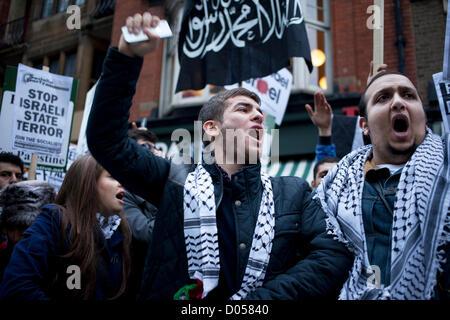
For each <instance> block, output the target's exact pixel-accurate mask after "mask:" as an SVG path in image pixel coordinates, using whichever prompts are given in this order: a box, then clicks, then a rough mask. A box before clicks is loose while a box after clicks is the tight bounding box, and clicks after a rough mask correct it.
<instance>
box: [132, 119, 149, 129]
mask: <svg viewBox="0 0 450 320" xmlns="http://www.w3.org/2000/svg"><path fill="white" fill-rule="evenodd" d="M131 129H133V130H143V131H148V129H147V128H146V127H139V128H138V126H137V124H136V122H134V121H133V122H132V123H131Z"/></svg>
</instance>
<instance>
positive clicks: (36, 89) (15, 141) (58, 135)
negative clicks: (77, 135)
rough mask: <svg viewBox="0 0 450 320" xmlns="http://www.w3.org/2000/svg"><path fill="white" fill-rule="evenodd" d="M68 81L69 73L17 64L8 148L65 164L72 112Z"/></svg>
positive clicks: (70, 80)
mask: <svg viewBox="0 0 450 320" xmlns="http://www.w3.org/2000/svg"><path fill="white" fill-rule="evenodd" d="M72 82H73V78H71V77H66V76H61V75H55V74H51V73H49V72H45V71H42V70H38V69H34V68H30V67H27V66H25V65H22V64H19V67H18V70H17V80H16V91H15V98H14V99H13V100H14V104H13V105H14V113H13V117H12V118H11V119H10V121H11V122H12V135H11V140H10V143H11V149H12V150H14V151H23V152H29V153H38V154H40V155H47V156H52V157H57V158H61V159H64V165H65V163H66V161H65V160H66V157H67V150H68V146H69V139H70V129H71V121H72V115H73V104H71V102H70V95H71V90H72ZM2 109H3V107H2ZM39 164H40V165H42V164H43V163H39Z"/></svg>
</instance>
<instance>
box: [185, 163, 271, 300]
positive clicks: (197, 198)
mask: <svg viewBox="0 0 450 320" xmlns="http://www.w3.org/2000/svg"><path fill="white" fill-rule="evenodd" d="M261 180H262V184H263V194H262V199H261V206H260V209H259V214H258V219H257V222H256V226H255V230H254V234H253V241H252V247H251V250H250V254H249V260H248V263H247V266H246V269H245V273H244V278H243V281H242V284H241V288H240V290H239V291H238V292H237V293H236V294H234V295H233V296H232V297H231V299H232V300H240V299H243V298H245V297H246V296H247V294H248V293H249V292H251V291H253V290H254V289H255V288H257V287H259V286H261V284H262V283H263V281H264V277H265V274H266V269H267V265H268V263H269V258H270V252H271V250H272V241H273V237H274V232H275V231H274V228H275V205H274V201H273V191H272V183H271V181H270V178H269V176H267V175H266V174H262V175H261ZM184 237H185V244H186V253H187V260H188V272H189V277H190V278H191V279H198V280H201V281H202V282H203V293H202V298H204V297H206V296H207V295H208V293H209V292H211V290H213V289H214V288H215V287H217V285H218V283H219V273H220V259H219V245H218V236H217V223H216V204H215V199H214V185H213V183H212V179H211V176H210V174H209V173H208V171H206V170H205V168H204V167H203V166H202V165H198V166H197V167H196V169H195V170H194V171H193V172H191V173H189V175H188V177H187V179H186V182H185V185H184Z"/></svg>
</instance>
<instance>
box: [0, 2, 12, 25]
mask: <svg viewBox="0 0 450 320" xmlns="http://www.w3.org/2000/svg"><path fill="white" fill-rule="evenodd" d="M9 3H10V1H0V24H5V23H6V22H7V21H8V12H9Z"/></svg>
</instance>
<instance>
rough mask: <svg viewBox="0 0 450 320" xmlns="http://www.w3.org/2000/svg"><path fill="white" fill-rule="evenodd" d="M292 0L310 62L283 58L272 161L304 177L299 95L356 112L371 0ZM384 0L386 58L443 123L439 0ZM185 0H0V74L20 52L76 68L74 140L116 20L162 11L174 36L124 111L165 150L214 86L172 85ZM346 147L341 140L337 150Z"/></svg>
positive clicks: (304, 127)
mask: <svg viewBox="0 0 450 320" xmlns="http://www.w3.org/2000/svg"><path fill="white" fill-rule="evenodd" d="M297 1H300V3H301V5H302V8H303V12H304V15H305V21H306V26H307V33H308V37H309V42H310V46H311V50H312V58H313V63H314V65H315V67H314V70H313V72H312V73H311V74H309V73H308V72H307V68H306V65H305V63H304V62H303V60H302V59H301V58H293V59H291V66H290V71H291V72H292V74H293V85H292V91H291V96H290V99H289V103H288V107H287V109H286V113H285V117H284V119H283V123H282V124H281V126H280V127H279V129H280V131H279V139H280V145H279V151H280V159H281V161H282V162H284V163H286V162H289V163H290V165H289V166H288V168H286V166H279V167H277V168H273V170H272V174H296V175H300V176H302V177H304V178H305V177H308V178H310V177H311V173H310V168H311V167H312V164H311V161H312V159H313V157H314V147H315V144H316V139H317V130H316V128H315V127H314V126H313V125H312V123H311V121H310V120H309V117H308V114H307V113H306V110H305V107H304V105H305V104H306V103H309V104H313V93H314V91H316V90H322V91H324V92H325V94H326V96H327V99H328V101H329V102H330V104H331V105H332V107H333V111H334V114H335V115H336V117H335V118H336V119H343V116H344V115H346V116H356V115H357V111H356V110H357V108H356V106H357V104H358V102H359V99H360V95H361V92H362V91H363V90H364V88H365V85H366V81H367V76H368V72H369V62H370V61H371V60H372V48H373V44H372V42H373V40H372V39H373V30H372V29H371V28H369V27H368V25H369V22H370V19H371V17H373V16H372V15H373V10H371V6H372V5H373V0H339V1H338V0H297ZM384 2H385V10H384V62H385V63H386V64H387V65H388V66H389V69H393V70H400V71H402V72H404V73H405V74H406V75H407V76H408V77H409V78H410V79H411V80H412V81H413V82H414V83H415V84H416V85H417V87H418V88H419V91H420V94H421V96H422V99H423V101H424V105H425V110H426V113H427V116H428V120H429V126H430V127H431V128H432V129H433V130H434V131H435V132H436V133H441V130H442V125H441V115H440V112H439V107H438V102H437V98H436V94H435V91H434V87H433V86H432V85H431V84H430V83H431V81H432V74H434V73H437V72H440V71H442V63H443V51H444V37H445V22H446V15H447V6H448V3H447V0H385V1H384ZM184 4H185V1H184V0H165V1H155V0H115V1H113V0H109V1H108V0H103V1H101V0H33V1H29V0H28V1H25V0H24V1H2V2H1V4H0V24H1V28H0V36H1V39H2V40H1V44H0V57H1V59H0V61H1V64H0V81H2V79H3V75H2V73H3V72H4V69H5V66H6V65H17V63H19V62H21V63H24V64H27V65H30V66H34V67H42V66H48V67H49V68H50V72H55V73H59V74H67V75H71V76H74V77H75V78H77V79H78V80H79V89H78V96H77V104H76V114H75V117H74V125H73V128H74V129H73V132H72V141H73V142H76V139H77V137H78V132H79V126H80V123H81V116H82V112H83V108H84V102H85V95H86V92H87V91H88V90H89V88H90V87H91V86H92V85H93V84H94V83H95V81H96V80H97V79H98V77H99V75H100V67H101V62H102V60H103V58H104V55H105V53H106V50H107V47H108V46H109V45H114V46H116V45H117V44H118V41H119V38H120V35H121V31H120V28H121V27H122V26H123V25H124V24H125V20H126V17H127V16H129V15H132V14H134V13H136V12H143V11H145V10H149V11H150V12H151V13H152V14H156V15H158V16H160V17H161V18H163V19H167V20H168V22H169V24H170V25H171V28H172V31H173V32H174V37H172V38H170V39H168V40H165V41H164V42H161V43H160V46H159V47H158V49H157V50H156V51H155V52H153V53H152V54H150V55H148V56H146V57H145V59H144V66H143V69H142V71H141V76H140V79H139V82H138V84H137V89H136V94H135V97H134V99H133V106H132V108H131V112H130V121H136V122H137V123H138V124H139V125H145V126H147V127H148V128H149V129H151V130H152V131H154V132H155V133H156V134H157V135H158V136H159V137H160V139H161V141H162V142H163V143H164V144H165V148H166V150H165V151H168V150H169V149H170V146H171V145H172V146H173V145H174V142H172V141H171V133H172V132H173V131H174V130H175V129H177V128H186V129H188V130H191V131H193V121H194V120H195V119H196V117H197V114H198V111H199V109H200V107H201V105H202V104H203V103H204V102H205V101H206V100H207V99H208V98H209V97H210V96H211V95H213V94H214V93H215V92H217V90H220V88H218V87H215V86H212V85H208V86H206V87H205V88H204V89H203V90H197V91H192V90H189V91H183V92H180V93H178V94H174V89H175V85H176V80H177V77H178V72H179V64H178V60H177V59H178V57H177V42H178V33H179V29H180V22H181V17H182V13H183V8H184ZM70 5H77V6H79V8H80V9H81V27H80V28H79V29H74V30H69V29H68V27H67V25H66V21H67V19H68V17H69V14H68V13H67V12H66V10H67V8H68V6H70ZM0 84H1V83H0ZM340 116H341V117H340ZM336 121H337V120H336ZM354 122H355V121H353V122H351V123H354ZM344 123H345V121H344ZM334 125H335V123H333V126H334ZM334 128H336V130H334V132H333V136H334V137H336V139H341V138H342V139H341V140H345V139H347V138H345V139H344V138H343V137H345V136H350V137H351V136H352V135H353V134H354V131H355V128H354V127H352V126H347V125H342V123H341V125H338V124H336V126H334ZM299 137H300V139H299ZM350 148H351V146H348V147H346V148H343V151H342V153H341V154H340V155H342V154H345V153H346V152H348V151H349V150H350ZM302 161H303V162H302ZM299 167H302V169H301V170H300V169H299ZM275 171H276V172H275Z"/></svg>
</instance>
